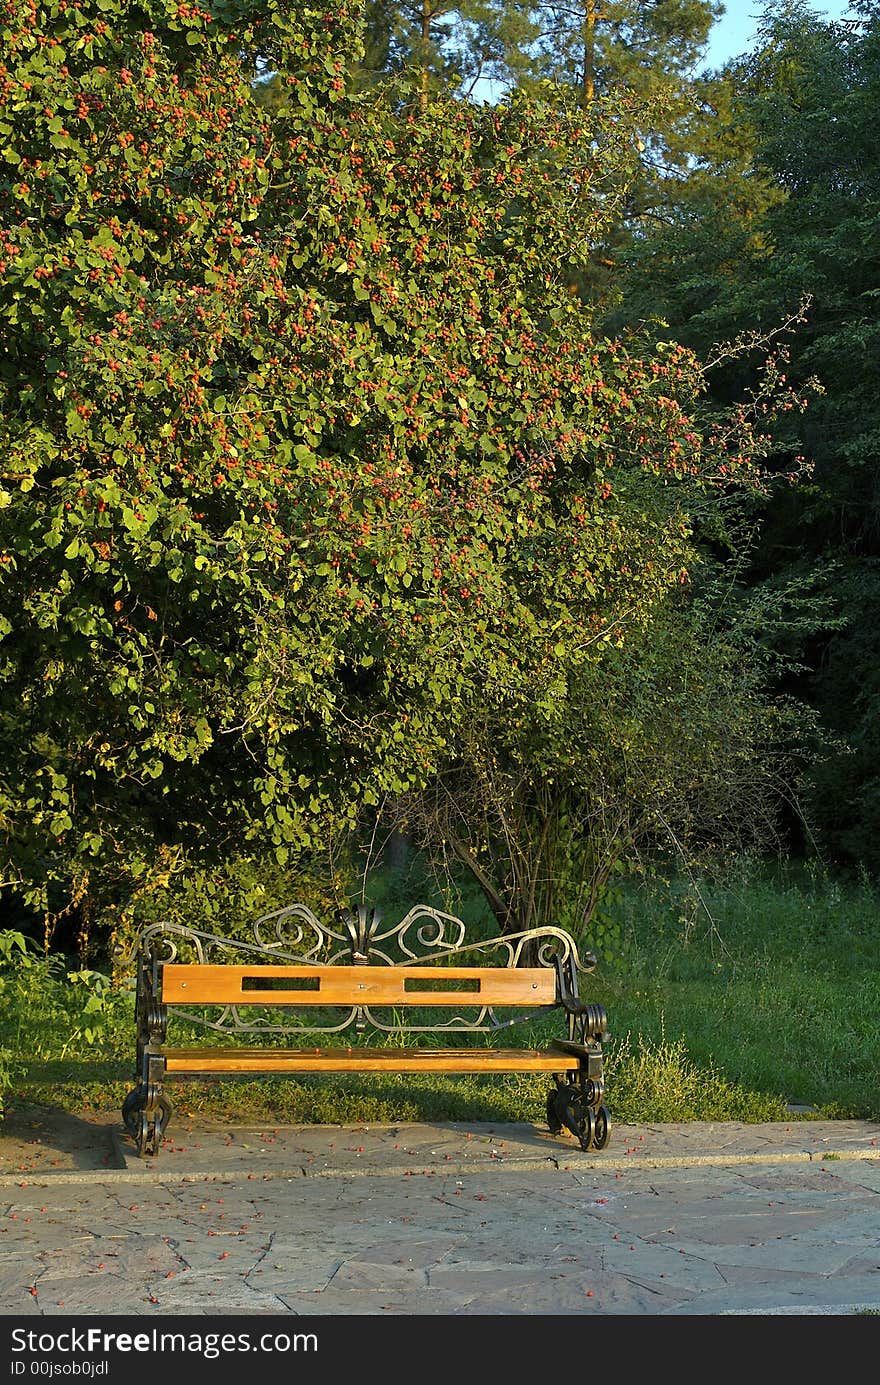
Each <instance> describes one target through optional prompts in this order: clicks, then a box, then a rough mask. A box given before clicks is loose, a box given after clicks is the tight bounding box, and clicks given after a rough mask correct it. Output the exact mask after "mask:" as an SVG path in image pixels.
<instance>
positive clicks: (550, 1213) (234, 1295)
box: [0, 1112, 880, 1323]
mask: <svg viewBox="0 0 880 1385" xmlns="http://www.w3.org/2000/svg"><path fill="white" fill-rule="evenodd" d="M33 1114H34V1116H35V1118H34V1119H33V1120H32V1121H30V1122H28V1121H27V1120H26V1119H25V1118H24V1117H23V1116H22V1117H20V1119H19V1121H18V1125H17V1126H16V1128H15V1129H14V1130H12V1131H9V1130H7V1132H6V1136H5V1138H4V1139H0V1156H2V1162H0V1315H6V1316H7V1317H15V1318H16V1319H17V1320H20V1321H21V1322H23V1323H27V1322H30V1321H33V1320H36V1319H39V1318H46V1317H59V1316H64V1315H74V1316H78V1317H79V1316H86V1317H88V1316H92V1315H108V1314H109V1315H134V1316H137V1317H138V1318H151V1317H153V1318H155V1317H157V1316H158V1317H160V1318H162V1319H164V1318H166V1317H178V1316H180V1315H186V1316H202V1317H208V1316H211V1317H226V1316H229V1317H232V1316H242V1315H248V1316H269V1315H272V1316H274V1315H286V1316H291V1315H298V1316H302V1317H325V1316H335V1315H346V1316H351V1315H369V1316H383V1315H388V1316H398V1317H399V1316H402V1315H407V1316H440V1317H443V1316H460V1315H492V1316H498V1315H518V1316H523V1315H532V1316H536V1315H547V1316H551V1315H553V1316H559V1315H566V1316H575V1315H576V1316H584V1315H593V1314H600V1315H604V1314H615V1315H642V1316H644V1315H652V1316H680V1315H713V1316H714V1315H737V1314H738V1315H743V1314H745V1315H762V1316H768V1315H807V1314H810V1315H823V1316H827V1315H832V1314H833V1315H837V1316H842V1315H846V1314H852V1315H855V1314H859V1315H862V1314H867V1313H868V1312H870V1313H878V1312H880V1124H876V1123H872V1122H867V1121H815V1120H797V1119H793V1120H792V1121H791V1122H790V1123H787V1122H786V1123H777V1124H773V1125H740V1124H736V1123H724V1124H713V1123H705V1122H697V1123H694V1124H683V1125H652V1126H644V1127H639V1128H636V1127H621V1126H618V1127H615V1128H614V1129H613V1130H612V1135H611V1141H610V1143H609V1145H608V1147H607V1148H606V1149H605V1150H603V1151H600V1152H597V1151H589V1152H584V1151H581V1150H580V1149H579V1148H578V1146H577V1144H576V1142H575V1141H574V1140H572V1139H571V1138H569V1137H564V1136H558V1137H553V1136H550V1135H549V1134H548V1133H547V1132H546V1130H542V1129H541V1128H540V1127H537V1126H532V1125H526V1124H511V1125H505V1124H499V1125H488V1124H479V1125H474V1124H456V1123H449V1124H445V1123H444V1124H400V1125H370V1126H358V1125H352V1126H344V1127H336V1126H298V1127H279V1128H267V1127H263V1128H259V1129H257V1128H233V1129H227V1128H225V1127H221V1126H217V1125H213V1124H210V1123H208V1122H203V1121H199V1120H195V1119H192V1118H187V1117H186V1116H185V1114H184V1113H180V1112H178V1113H176V1115H175V1120H174V1122H173V1123H172V1125H171V1126H170V1127H169V1130H168V1138H167V1139H166V1141H165V1143H164V1145H163V1148H162V1151H161V1153H160V1155H159V1157H157V1158H154V1159H140V1158H138V1157H137V1154H136V1152H135V1150H134V1147H133V1145H132V1144H131V1142H130V1141H129V1139H128V1137H127V1136H126V1135H125V1134H124V1132H123V1131H122V1128H121V1126H120V1125H119V1123H118V1121H117V1120H116V1119H115V1118H111V1117H109V1116H105V1117H103V1118H76V1117H66V1120H67V1127H66V1128H65V1130H63V1131H61V1132H60V1133H59V1131H58V1129H57V1128H55V1129H54V1130H53V1132H52V1133H51V1134H50V1133H47V1129H46V1128H44V1127H43V1126H42V1125H41V1123H40V1120H39V1112H35V1113H33ZM0 1130H2V1126H0ZM29 1131H35V1132H37V1133H35V1134H29Z"/></svg>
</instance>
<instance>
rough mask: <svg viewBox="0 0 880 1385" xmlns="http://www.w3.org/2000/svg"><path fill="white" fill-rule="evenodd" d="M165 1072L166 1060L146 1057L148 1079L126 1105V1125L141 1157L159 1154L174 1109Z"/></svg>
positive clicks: (124, 1112)
mask: <svg viewBox="0 0 880 1385" xmlns="http://www.w3.org/2000/svg"><path fill="white" fill-rule="evenodd" d="M164 1071H165V1060H164V1058H160V1057H158V1056H157V1055H155V1054H150V1053H147V1054H145V1055H144V1076H143V1078H142V1080H141V1081H140V1082H139V1083H138V1085H137V1086H136V1087H135V1088H134V1089H133V1091H130V1092H129V1094H128V1096H127V1097H126V1098H125V1101H124V1102H123V1103H122V1121H123V1124H124V1125H125V1128H126V1130H127V1131H128V1133H129V1135H130V1136H131V1138H132V1139H133V1140H134V1142H135V1144H136V1145H137V1152H138V1154H139V1155H141V1156H143V1155H145V1154H149V1155H153V1156H155V1155H158V1153H159V1146H160V1144H161V1142H162V1136H163V1134H164V1132H165V1129H166V1127H167V1125H168V1122H169V1120H170V1119H171V1113H172V1111H173V1109H174V1108H173V1106H172V1104H171V1102H170V1101H169V1099H168V1097H167V1096H166V1095H165V1093H164V1092H163V1091H162V1077H163V1075H164Z"/></svg>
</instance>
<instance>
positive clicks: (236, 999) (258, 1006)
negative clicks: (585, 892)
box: [122, 904, 610, 1156]
mask: <svg viewBox="0 0 880 1385" xmlns="http://www.w3.org/2000/svg"><path fill="white" fill-rule="evenodd" d="M335 925H336V926H335V927H331V926H328V925H326V924H324V923H321V922H320V921H319V919H318V918H317V917H316V916H315V914H314V913H313V912H312V910H311V909H310V908H308V907H307V906H306V905H304V904H292V905H288V906H287V907H286V908H283V909H278V910H275V911H274V912H272V913H269V914H265V915H263V916H262V918H259V919H257V921H256V923H255V924H254V925H253V941H252V942H251V941H246V940H242V939H239V938H232V937H222V936H219V935H217V934H214V933H208V932H204V931H203V930H201V929H198V928H191V927H188V926H186V925H184V924H176V923H154V924H148V925H146V926H145V927H144V928H142V929H141V930H140V932H139V933H138V934H137V937H136V939H135V942H134V948H133V952H132V953H131V954H130V958H133V959H134V961H135V964H136V978H137V980H136V1001H135V1019H136V1029H137V1059H136V1061H137V1077H136V1083H137V1085H136V1086H135V1087H134V1088H133V1090H132V1091H131V1092H130V1093H129V1094H128V1096H127V1097H126V1098H125V1101H124V1103H123V1107H122V1117H123V1122H124V1124H125V1127H126V1129H127V1130H128V1132H129V1134H130V1135H131V1137H132V1139H133V1140H134V1142H135V1144H136V1145H137V1149H138V1153H139V1154H140V1155H144V1154H148V1155H152V1156H156V1155H158V1153H159V1148H160V1144H161V1141H162V1138H163V1135H164V1131H165V1130H166V1128H167V1126H168V1122H169V1120H170V1117H171V1114H172V1110H173V1107H172V1104H171V1102H170V1100H169V1098H168V1096H167V1095H166V1093H165V1092H164V1090H163V1087H164V1083H165V1081H166V1079H167V1078H168V1077H172V1078H177V1077H192V1076H197V1075H200V1074H201V1075H205V1074H209V1073H211V1074H216V1073H228V1074H237V1075H239V1076H240V1075H242V1074H245V1073H253V1074H257V1073H262V1074H266V1073H282V1072H283V1073H287V1074H289V1075H301V1074H304V1073H322V1072H323V1073H327V1072H447V1073H454V1072H458V1073H461V1072H547V1073H549V1074H550V1075H551V1076H552V1079H553V1086H552V1087H551V1089H550V1091H549V1093H548V1096H547V1123H548V1126H549V1129H550V1132H551V1134H554V1135H558V1134H560V1133H561V1132H562V1130H563V1129H565V1130H567V1131H570V1132H571V1134H573V1135H574V1136H575V1137H576V1139H577V1140H578V1141H579V1143H580V1146H581V1148H582V1149H603V1148H604V1147H605V1145H606V1144H607V1142H608V1138H609V1134H610V1117H609V1114H608V1110H607V1108H606V1107H605V1106H604V1105H603V1104H602V1103H603V1096H604V1089H605V1082H604V1076H603V1056H602V1042H603V1040H604V1039H606V1038H607V1033H606V1022H607V1021H606V1014H605V1010H604V1008H603V1007H602V1006H601V1005H591V1004H586V1003H584V1002H583V1001H581V1000H580V998H579V994H578V976H579V975H580V974H584V973H588V972H590V971H592V970H593V969H594V968H595V965H596V959H595V957H594V956H593V954H592V953H587V954H586V955H585V957H584V958H583V959H582V958H581V957H580V956H579V954H578V949H577V946H576V945H575V942H574V940H573V939H572V937H571V936H570V935H569V934H568V933H567V932H566V931H565V930H564V929H562V928H558V927H556V926H546V927H542V928H534V929H530V930H529V931H527V932H520V933H511V934H502V935H499V936H497V937H493V938H489V939H481V940H478V941H470V940H468V939H467V937H466V932H465V924H464V923H463V921H462V920H461V919H459V918H457V917H456V916H455V915H453V914H447V913H444V912H442V911H441V910H438V909H435V908H433V907H431V906H429V905H424V904H419V905H416V906H414V907H413V908H412V909H410V910H409V912H408V913H407V914H406V915H405V917H404V918H403V919H402V920H401V921H400V922H399V923H396V924H392V925H389V926H386V927H385V928H384V929H383V928H382V926H381V914H380V913H379V911H378V910H377V909H369V908H367V907H365V906H363V905H359V906H357V907H356V908H354V909H351V910H340V911H339V912H338V913H337V915H336V919H335ZM190 1007H195V1008H190ZM511 1008H512V1009H514V1010H515V1012H516V1013H515V1014H514V1016H513V1018H509V1017H507V1016H506V1011H507V1010H508V1009H511ZM550 1009H559V1010H561V1011H562V1013H563V1014H564V1016H565V1019H566V1026H565V1028H566V1032H565V1036H564V1037H561V1038H558V1039H553V1040H551V1041H550V1043H549V1046H548V1047H547V1048H546V1049H534V1048H533V1049H521V1048H520V1049H515V1048H509V1047H500V1046H498V1045H495V1044H493V1043H492V1042H491V1039H492V1036H494V1035H497V1034H498V1033H500V1032H501V1031H509V1030H511V1029H512V1028H514V1027H515V1026H517V1025H522V1024H524V1023H526V1022H528V1021H529V1020H531V1019H534V1018H535V1017H536V1016H538V1015H541V1014H545V1013H546V1012H547V1011H548V1010H550ZM499 1010H501V1011H504V1012H505V1014H504V1016H503V1017H502V1016H499V1014H498V1013H496V1012H497V1011H499ZM206 1011H207V1013H206ZM279 1011H283V1012H284V1021H283V1022H281V1020H280V1018H279V1013H278V1012H279ZM425 1011H427V1012H428V1013H429V1014H430V1019H428V1018H427V1017H426V1015H425V1013H424V1012H425ZM169 1012H173V1013H174V1014H175V1015H177V1016H179V1017H180V1018H183V1019H186V1020H188V1021H190V1022H191V1023H192V1024H195V1025H197V1026H198V1027H199V1028H200V1029H205V1030H207V1031H213V1032H214V1033H216V1034H217V1035H218V1036H222V1039H221V1041H220V1042H214V1043H213V1044H212V1045H211V1046H210V1047H204V1048H175V1047H170V1046H168V1045H167V1044H166V1035H167V1030H168V1023H169ZM287 1015H291V1016H292V1021H291V1022H288V1020H287ZM437 1016H439V1017H437ZM370 1032H372V1033H375V1034H377V1035H379V1036H380V1037H381V1036H383V1035H393V1036H394V1038H395V1039H396V1040H398V1041H399V1042H395V1043H393V1044H388V1045H387V1046H382V1047H378V1048H376V1047H368V1046H367V1045H366V1044H365V1043H364V1041H363V1036H365V1035H367V1034H368V1033H370ZM340 1034H348V1036H349V1037H350V1039H351V1040H352V1042H350V1043H348V1044H347V1045H346V1046H344V1047H339V1046H336V1047H331V1046H328V1045H327V1044H320V1045H318V1046H317V1047H304V1046H303V1045H302V1043H301V1042H297V1043H294V1044H292V1045H291V1044H288V1045H286V1046H285V1044H284V1043H283V1040H284V1039H285V1038H286V1039H295V1040H301V1039H302V1037H303V1036H308V1035H317V1036H337V1035H340ZM469 1035H474V1036H484V1042H483V1043H481V1044H474V1043H472V1042H468V1043H462V1042H461V1041H460V1040H458V1041H457V1042H454V1046H452V1047H447V1048H443V1049H439V1048H428V1047H426V1046H425V1045H424V1041H423V1040H422V1038H421V1036H433V1037H434V1038H438V1037H441V1036H443V1037H445V1036H450V1037H453V1036H469ZM254 1039H256V1040H261V1041H262V1042H260V1043H258V1044H257V1045H256V1046H254V1045H253V1044H252V1043H250V1044H249V1043H247V1042H245V1041H247V1040H251V1041H253V1040H254ZM229 1040H234V1042H228V1041H229Z"/></svg>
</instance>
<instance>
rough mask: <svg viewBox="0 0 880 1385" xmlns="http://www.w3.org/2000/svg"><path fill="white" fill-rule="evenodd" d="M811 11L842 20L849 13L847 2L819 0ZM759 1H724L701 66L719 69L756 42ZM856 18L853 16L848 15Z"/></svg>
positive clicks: (760, 9) (829, 18) (760, 7)
mask: <svg viewBox="0 0 880 1385" xmlns="http://www.w3.org/2000/svg"><path fill="white" fill-rule="evenodd" d="M810 9H812V10H813V11H815V13H816V14H817V15H819V17H820V18H822V19H826V20H834V19H844V18H846V17H847V15H848V14H849V4H848V3H846V0H843V3H841V2H840V0H818V3H815V4H812V5H811V6H810ZM763 10H764V5H763V3H762V0H727V3H726V4H725V13H724V15H723V16H722V18H721V19H719V20H718V21H717V22H716V23H715V24H714V25H713V28H712V32H711V34H710V35H709V46H708V48H707V50H706V56H705V59H704V66H706V67H721V66H722V64H723V63H725V62H727V60H728V59H729V58H736V57H739V55H740V54H741V53H747V52H748V51H749V49H750V48H751V47H752V45H753V43H754V41H755V35H756V30H757V26H758V19H759V18H760V16H761V14H762V13H763ZM851 17H852V18H855V15H852V16H851Z"/></svg>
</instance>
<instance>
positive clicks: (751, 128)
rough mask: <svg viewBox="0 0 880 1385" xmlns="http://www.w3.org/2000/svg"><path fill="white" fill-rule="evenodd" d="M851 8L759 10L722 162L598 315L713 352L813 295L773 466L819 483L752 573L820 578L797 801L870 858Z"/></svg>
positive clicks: (867, 282)
mask: <svg viewBox="0 0 880 1385" xmlns="http://www.w3.org/2000/svg"><path fill="white" fill-rule="evenodd" d="M855 9H856V12H857V13H858V14H859V15H860V16H861V18H860V19H858V20H854V21H852V22H851V23H848V24H847V25H846V26H843V25H840V24H834V23H829V22H826V21H823V20H821V19H819V18H818V17H817V16H816V15H815V13H814V12H813V11H812V9H811V8H810V7H809V6H807V5H804V4H800V3H788V4H785V5H776V6H774V7H772V8H771V9H769V10H768V11H767V13H766V15H765V17H764V20H763V22H762V24H761V28H760V40H761V41H760V43H759V45H758V47H757V48H756V50H755V52H754V53H753V54H751V55H747V56H745V57H743V58H742V59H740V60H738V61H737V62H736V63H734V64H732V65H731V68H730V71H729V74H728V77H729V79H730V80H731V82H732V84H733V87H734V89H735V91H736V97H735V100H734V101H733V102H732V104H731V108H730V115H729V126H728V128H729V131H730V135H729V137H728V138H727V140H726V143H727V146H728V148H729V149H730V151H731V158H730V160H729V161H728V162H727V164H726V165H725V164H721V165H715V166H711V165H709V166H707V169H708V171H707V173H706V175H705V176H704V177H703V179H702V182H701V188H700V196H699V200H698V201H697V202H694V203H690V204H689V203H687V202H685V201H682V202H681V203H680V205H679V208H678V214H677V215H676V217H675V218H674V219H673V220H672V221H671V223H670V224H669V225H667V226H666V227H663V228H658V229H657V230H656V233H655V234H653V235H646V236H645V237H644V239H643V241H642V243H641V244H640V245H638V246H636V247H634V250H633V254H632V257H631V265H630V268H629V270H628V273H627V276H626V289H625V291H624V295H623V301H622V304H621V307H620V309H619V310H618V311H617V313H616V314H615V316H614V317H613V318H612V319H610V320H609V324H608V325H609V329H611V330H621V328H622V325H623V323H624V322H625V321H626V320H630V321H634V320H638V319H640V318H643V317H644V316H646V315H647V313H648V312H649V310H650V311H653V312H654V313H655V314H656V315H657V316H658V317H660V318H662V319H663V320H664V321H665V322H666V323H668V324H669V328H670V331H671V333H672V334H673V335H674V336H675V337H676V339H678V340H680V341H682V342H683V343H685V344H687V345H688V346H689V347H691V348H692V349H694V350H696V351H698V352H700V353H701V354H705V352H706V351H707V350H708V349H709V347H710V343H711V342H712V341H714V340H718V339H719V338H720V337H727V336H730V335H734V334H739V333H749V332H754V333H755V334H756V335H758V336H761V335H762V334H763V333H765V332H766V331H768V330H771V329H772V326H773V324H774V323H778V322H779V321H780V320H781V319H782V318H783V317H784V316H786V315H795V314H796V313H797V312H798V311H799V304H800V303H801V301H804V300H808V301H809V308H808V311H807V314H806V320H805V321H804V322H803V324H802V326H801V327H800V329H799V330H798V332H797V333H796V334H795V336H794V337H793V338H792V340H791V350H790V362H789V366H788V375H789V381H790V383H791V384H792V385H793V386H794V388H796V389H802V388H803V387H804V386H805V385H806V383H807V382H808V381H810V380H811V379H813V378H817V379H818V380H819V381H820V382H821V386H822V391H823V392H822V393H821V394H819V395H817V396H816V398H815V399H814V401H813V403H812V405H811V408H810V409H809V411H808V412H807V414H805V415H803V416H801V415H799V414H791V415H788V416H785V417H784V418H783V419H782V420H781V421H780V423H779V424H778V425H777V426H776V427H775V428H774V430H773V431H774V438H775V442H774V450H775V458H774V461H773V465H774V466H775V467H777V468H778V469H780V470H782V469H785V468H786V467H788V466H789V465H790V464H791V459H792V457H793V456H796V455H798V454H802V455H806V456H808V457H809V458H810V459H811V461H812V464H813V476H812V481H811V484H810V486H809V487H805V488H800V489H798V490H797V491H790V492H786V493H781V494H780V495H779V496H778V497H777V498H776V500H775V501H774V503H773V504H772V505H771V506H770V507H769V509H768V511H767V515H766V519H765V524H764V530H763V541H762V544H761V546H760V548H759V549H758V550H757V552H756V554H755V559H754V564H753V567H752V570H751V573H750V580H751V581H752V583H758V582H766V583H769V584H776V583H779V582H785V581H789V580H791V579H792V578H793V577H794V576H795V575H796V574H818V575H824V585H825V591H826V594H827V595H828V597H829V598H830V602H831V605H830V615H829V616H828V617H827V618H825V619H823V620H818V621H817V622H816V623H815V624H814V627H813V630H812V632H811V633H810V634H809V635H807V634H805V633H802V635H801V642H800V645H799V648H798V651H797V653H798V658H799V660H800V662H801V663H802V664H803V665H805V666H806V667H805V668H804V671H803V672H802V674H801V675H800V677H799V678H798V680H797V682H796V683H789V686H790V687H791V688H793V689H794V690H796V691H797V692H798V694H799V695H801V696H802V697H805V698H807V699H808V700H809V702H810V703H811V704H812V705H813V706H814V707H815V708H817V709H818V710H820V711H821V713H822V720H823V724H824V727H825V734H826V737H827V738H828V744H827V745H826V747H825V753H824V754H823V755H822V757H821V762H820V763H819V764H817V766H816V768H815V770H814V772H813V775H812V780H813V788H812V791H811V792H810V793H809V794H808V800H807V801H808V804H809V810H810V814H811V818H812V823H813V829H814V831H815V832H817V833H818V835H819V838H820V840H821V842H822V845H823V849H824V850H825V851H827V852H829V853H830V854H831V856H832V857H833V858H835V859H836V860H837V861H839V862H847V863H850V864H853V863H855V862H860V863H862V864H865V865H868V866H870V867H871V868H872V869H874V870H876V869H877V867H878V864H880V858H878V855H877V851H876V842H877V841H878V840H880V837H878V830H877V829H878V823H880V818H878V811H880V807H878V805H880V796H878V793H877V784H878V776H880V748H878V741H877V736H876V730H875V728H876V725H877V697H876V686H875V678H874V670H875V668H876V666H877V655H878V648H877V641H876V634H875V632H876V630H877V629H878V628H880V627H878V620H877V582H876V565H877V560H878V557H880V550H878V546H877V533H878V511H877V494H876V482H875V473H876V464H877V441H878V437H880V415H878V410H877V406H876V400H877V398H878V393H880V390H878V381H877V360H878V330H880V329H878V323H877V314H876V311H875V310H874V306H873V305H874V303H875V302H876V298H877V295H878V293H880V282H878V276H877V254H878V226H880V221H878V215H877V211H878V199H880V163H878V157H877V143H876V138H875V134H874V126H875V117H874V106H875V104H876V91H877V85H878V73H880V68H878V53H880V8H878V6H877V5H876V4H875V3H870V4H864V5H859V6H857V7H855ZM735 164H738V167H737V166H735ZM737 189H739V190H740V191H739V192H738V191H737ZM649 305H650V307H649ZM745 378H747V373H746V372H745V371H744V370H743V367H742V364H741V363H740V364H739V365H737V366H736V367H734V368H731V369H728V370H726V371H725V372H724V373H723V376H722V377H721V379H720V381H719V389H718V397H719V398H720V399H726V398H729V397H730V396H731V395H732V394H734V393H735V392H736V391H737V390H738V389H740V388H741V387H742V384H743V380H744V379H745Z"/></svg>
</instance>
